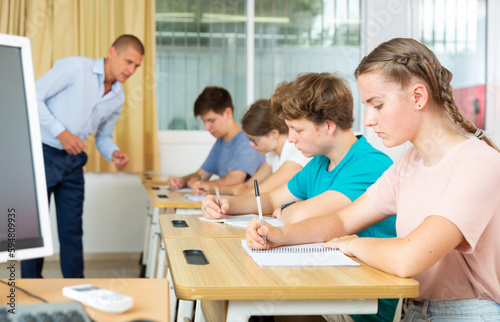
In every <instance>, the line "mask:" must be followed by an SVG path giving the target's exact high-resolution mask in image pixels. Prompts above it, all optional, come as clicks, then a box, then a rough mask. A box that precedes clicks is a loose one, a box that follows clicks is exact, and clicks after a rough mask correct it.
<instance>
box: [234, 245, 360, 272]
mask: <svg viewBox="0 0 500 322" xmlns="http://www.w3.org/2000/svg"><path fill="white" fill-rule="evenodd" d="M321 245H322V244H321V243H316V244H302V245H293V246H283V247H277V248H273V249H269V250H252V249H250V248H249V247H248V246H247V243H246V241H245V240H242V241H241V246H242V247H243V248H244V249H245V250H246V251H247V252H248V253H249V254H250V256H251V257H252V259H253V260H254V261H255V262H256V263H257V265H259V266H260V267H310V266H313V267H321V266H360V265H359V263H357V262H355V261H353V260H352V259H351V258H349V257H348V256H346V255H345V254H344V253H342V252H341V251H339V250H334V249H325V248H323V247H322V246H321Z"/></svg>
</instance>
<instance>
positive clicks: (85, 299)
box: [62, 284, 134, 314]
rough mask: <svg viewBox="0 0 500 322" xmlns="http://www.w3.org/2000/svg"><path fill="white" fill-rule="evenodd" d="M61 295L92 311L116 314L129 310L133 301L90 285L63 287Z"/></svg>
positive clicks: (128, 297)
mask: <svg viewBox="0 0 500 322" xmlns="http://www.w3.org/2000/svg"><path fill="white" fill-rule="evenodd" d="M62 293H63V295H64V296H66V297H68V298H70V299H72V300H76V301H78V302H80V303H82V304H85V305H87V306H90V307H92V308H94V309H97V310H100V311H103V312H106V313H113V314H118V313H122V312H125V311H126V310H128V309H130V308H131V307H132V305H133V304H134V299H133V298H132V297H130V296H127V295H123V294H120V293H117V292H113V291H110V290H107V289H104V288H99V287H96V286H93V285H91V284H81V285H74V286H66V287H63V291H62Z"/></svg>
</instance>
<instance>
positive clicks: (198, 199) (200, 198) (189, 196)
mask: <svg viewBox="0 0 500 322" xmlns="http://www.w3.org/2000/svg"><path fill="white" fill-rule="evenodd" d="M184 197H186V198H187V199H189V200H190V201H193V202H202V201H203V200H205V197H206V195H193V194H189V193H187V194H185V195H184ZM220 197H221V198H228V197H231V196H229V195H222V196H220Z"/></svg>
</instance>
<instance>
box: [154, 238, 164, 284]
mask: <svg viewBox="0 0 500 322" xmlns="http://www.w3.org/2000/svg"><path fill="white" fill-rule="evenodd" d="M161 237H162V236H158V238H159V239H160V251H159V254H158V265H157V267H156V278H165V262H166V257H167V254H166V253H165V244H164V243H163V239H162V238H161Z"/></svg>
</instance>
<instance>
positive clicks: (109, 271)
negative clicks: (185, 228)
mask: <svg viewBox="0 0 500 322" xmlns="http://www.w3.org/2000/svg"><path fill="white" fill-rule="evenodd" d="M90 257H91V258H90V259H87V258H86V259H85V270H84V274H85V277H88V278H136V277H140V276H139V275H140V273H141V265H140V263H139V257H140V255H139V254H119V255H116V254H113V255H110V256H102V255H99V256H90ZM106 257H107V258H106ZM10 264H11V263H1V264H0V278H8V277H9V274H10V271H9V270H8V269H7V267H9V265H10ZM20 270H21V269H20V263H16V277H20V274H21V271H20ZM42 275H43V277H45V278H62V274H61V268H60V266H59V260H58V259H57V258H55V259H52V258H51V259H49V260H46V261H45V264H44V268H43V271H42Z"/></svg>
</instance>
